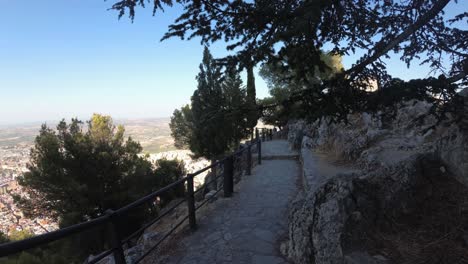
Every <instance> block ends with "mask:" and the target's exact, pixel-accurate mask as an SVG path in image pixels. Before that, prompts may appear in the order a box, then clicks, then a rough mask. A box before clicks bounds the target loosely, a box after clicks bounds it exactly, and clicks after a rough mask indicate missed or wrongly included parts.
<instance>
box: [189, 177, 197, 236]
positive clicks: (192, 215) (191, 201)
mask: <svg viewBox="0 0 468 264" xmlns="http://www.w3.org/2000/svg"><path fill="white" fill-rule="evenodd" d="M194 192H195V191H194V186H193V174H188V175H187V207H188V218H189V224H190V229H192V230H195V229H197V218H196V215H195V195H194Z"/></svg>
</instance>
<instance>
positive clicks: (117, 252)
mask: <svg viewBox="0 0 468 264" xmlns="http://www.w3.org/2000/svg"><path fill="white" fill-rule="evenodd" d="M106 214H109V215H110V222H109V235H110V243H111V246H112V248H113V249H114V250H113V251H114V252H113V254H114V261H115V263H116V264H126V262H125V254H124V251H123V248H122V244H121V243H120V236H119V230H118V229H117V223H116V220H117V219H116V217H115V215H114V211H112V210H107V211H106Z"/></svg>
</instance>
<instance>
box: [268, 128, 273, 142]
mask: <svg viewBox="0 0 468 264" xmlns="http://www.w3.org/2000/svg"><path fill="white" fill-rule="evenodd" d="M268 131H269V133H270V140H273V129H269V130H268Z"/></svg>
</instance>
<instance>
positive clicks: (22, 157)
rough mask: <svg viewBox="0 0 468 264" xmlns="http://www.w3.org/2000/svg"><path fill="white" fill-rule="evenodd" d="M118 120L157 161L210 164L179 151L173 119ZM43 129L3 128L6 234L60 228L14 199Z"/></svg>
mask: <svg viewBox="0 0 468 264" xmlns="http://www.w3.org/2000/svg"><path fill="white" fill-rule="evenodd" d="M117 123H119V124H123V125H124V126H125V129H126V133H127V136H131V137H132V138H134V139H135V140H137V141H139V142H140V143H141V145H142V146H143V152H144V153H149V154H150V159H151V160H152V161H153V162H154V161H156V160H158V159H161V158H167V159H179V160H183V161H184V162H185V164H186V169H187V170H188V171H189V172H194V171H196V170H199V169H201V168H203V167H205V166H207V165H208V163H209V162H208V161H207V160H192V159H191V157H190V152H189V151H187V150H175V148H174V145H173V140H172V138H171V136H170V129H169V118H159V119H142V120H123V121H118V122H117ZM51 127H55V125H51ZM39 129H40V124H37V125H28V126H9V127H5V128H0V231H1V232H3V233H4V234H10V233H11V232H12V231H13V230H18V231H21V230H28V231H30V232H32V233H34V234H36V235H38V234H43V233H46V232H50V231H52V230H56V229H57V228H58V225H57V223H55V222H54V221H52V220H51V219H48V218H36V219H28V218H26V217H25V216H24V215H23V213H22V212H21V210H20V209H19V208H18V207H17V206H16V205H15V203H14V201H13V198H12V194H15V193H18V194H22V190H21V186H19V185H18V183H17V178H18V177H19V176H20V175H22V174H23V173H25V172H27V171H28V169H27V164H28V162H29V153H30V150H31V148H32V147H33V145H34V138H35V136H36V135H37V134H38V132H39ZM197 178H198V179H197V180H198V181H197V182H195V185H198V184H201V183H202V182H203V178H204V175H201V176H199V177H197Z"/></svg>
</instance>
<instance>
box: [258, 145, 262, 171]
mask: <svg viewBox="0 0 468 264" xmlns="http://www.w3.org/2000/svg"><path fill="white" fill-rule="evenodd" d="M257 148H258V164H259V165H260V164H262V141H261V140H260V139H258V140H257Z"/></svg>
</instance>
